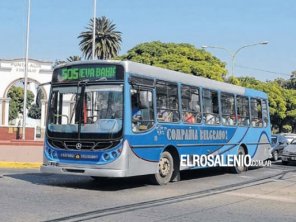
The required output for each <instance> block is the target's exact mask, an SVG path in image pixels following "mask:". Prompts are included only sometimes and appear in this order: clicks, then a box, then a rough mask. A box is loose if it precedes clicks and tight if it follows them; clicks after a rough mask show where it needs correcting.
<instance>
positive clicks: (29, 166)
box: [0, 161, 42, 169]
mask: <svg viewBox="0 0 296 222" xmlns="http://www.w3.org/2000/svg"><path fill="white" fill-rule="evenodd" d="M41 165H42V163H25V162H1V161H0V168H13V169H39V168H40V166H41Z"/></svg>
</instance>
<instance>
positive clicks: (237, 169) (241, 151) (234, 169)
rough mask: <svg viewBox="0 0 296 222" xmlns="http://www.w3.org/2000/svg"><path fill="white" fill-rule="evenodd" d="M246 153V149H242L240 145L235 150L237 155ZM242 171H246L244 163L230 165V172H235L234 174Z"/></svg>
mask: <svg viewBox="0 0 296 222" xmlns="http://www.w3.org/2000/svg"><path fill="white" fill-rule="evenodd" d="M245 155H246V151H245V149H244V147H242V146H240V147H239V149H238V151H237V156H243V157H244V156H245ZM244 171H247V167H246V166H245V165H244V163H243V162H242V163H241V164H240V165H236V166H234V167H232V172H233V173H236V174H240V173H242V172H244Z"/></svg>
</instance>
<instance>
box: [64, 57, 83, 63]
mask: <svg viewBox="0 0 296 222" xmlns="http://www.w3.org/2000/svg"><path fill="white" fill-rule="evenodd" d="M80 60H81V57H80V56H70V57H68V58H67V62H75V61H80Z"/></svg>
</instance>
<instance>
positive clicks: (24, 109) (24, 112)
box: [22, 0, 31, 140]
mask: <svg viewBox="0 0 296 222" xmlns="http://www.w3.org/2000/svg"><path fill="white" fill-rule="evenodd" d="M30 16H31V0H28V14H27V33H26V58H25V76H24V104H23V137H22V139H23V140H25V139H26V117H27V112H26V107H27V83H28V63H29V37H30Z"/></svg>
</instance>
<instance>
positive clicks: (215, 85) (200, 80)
mask: <svg viewBox="0 0 296 222" xmlns="http://www.w3.org/2000/svg"><path fill="white" fill-rule="evenodd" d="M93 63H110V64H121V65H123V66H124V68H125V71H126V72H129V73H132V74H137V75H141V76H146V77H150V78H156V79H160V80H164V81H169V82H180V83H183V84H186V85H192V86H199V87H202V88H207V89H213V90H219V91H223V92H226V93H233V94H237V95H244V96H251V97H258V98H264V99H267V94H266V93H264V92H262V91H258V90H255V89H250V88H245V87H241V86H236V85H232V84H229V83H225V82H219V81H216V80H211V79H207V78H204V77H200V76H194V75H190V74H185V73H181V72H177V71H172V70H168V69H164V68H159V67H155V66H150V65H146V64H141V63H136V62H132V61H118V60H90V61H77V62H70V63H66V64H63V65H58V66H57V67H56V68H60V67H63V66H68V65H75V64H77V65H78V64H93Z"/></svg>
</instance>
